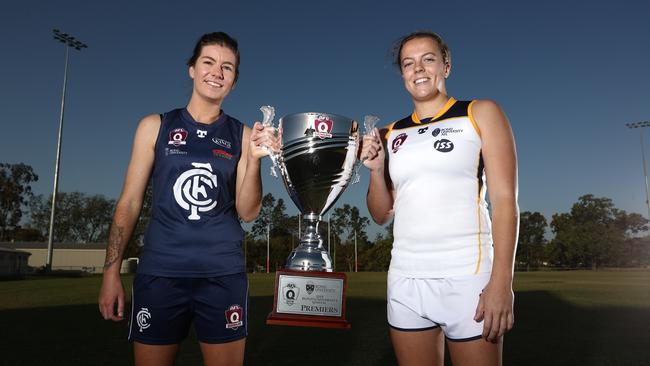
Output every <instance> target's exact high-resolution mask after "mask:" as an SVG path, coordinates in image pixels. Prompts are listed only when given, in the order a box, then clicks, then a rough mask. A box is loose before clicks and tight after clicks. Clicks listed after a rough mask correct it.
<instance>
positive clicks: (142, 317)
mask: <svg viewBox="0 0 650 366" xmlns="http://www.w3.org/2000/svg"><path fill="white" fill-rule="evenodd" d="M149 319H151V313H150V312H149V309H147V308H142V309H141V310H140V311H138V315H136V317H135V320H136V322H137V323H138V327H140V333H142V331H143V330H144V329H147V328H149V327H150V326H151V324H149Z"/></svg>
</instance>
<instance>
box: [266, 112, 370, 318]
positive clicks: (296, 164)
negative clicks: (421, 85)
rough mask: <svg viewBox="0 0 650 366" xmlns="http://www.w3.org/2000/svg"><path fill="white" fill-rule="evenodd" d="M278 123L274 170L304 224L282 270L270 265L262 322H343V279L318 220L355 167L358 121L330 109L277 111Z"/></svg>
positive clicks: (344, 285)
mask: <svg viewBox="0 0 650 366" xmlns="http://www.w3.org/2000/svg"><path fill="white" fill-rule="evenodd" d="M279 128H280V130H281V131H282V145H283V147H282V151H281V153H280V156H279V157H278V159H277V162H278V166H279V170H280V173H281V175H282V180H283V182H284V186H285V188H286V189H287V192H288V193H289V197H291V200H292V201H293V202H294V203H295V204H296V206H297V207H298V210H299V211H300V212H301V214H302V218H303V221H304V222H305V227H306V229H305V230H304V232H303V234H302V237H301V238H300V244H299V245H298V246H297V247H296V248H295V249H294V250H293V251H292V252H291V254H290V255H289V257H288V258H287V263H286V266H285V270H283V271H276V291H275V299H274V304H273V312H272V313H271V314H270V316H269V319H268V320H267V323H268V324H278V325H298V326H316V327H328V328H349V327H350V324H349V323H348V322H347V321H346V320H345V292H346V287H347V279H346V276H345V274H343V273H333V272H332V259H331V258H330V256H329V254H328V253H327V250H326V249H325V248H324V247H323V240H322V238H321V236H320V234H319V231H318V224H319V222H320V220H321V218H322V216H323V215H324V214H325V212H326V211H327V210H328V209H329V208H330V207H331V206H332V205H334V203H335V202H336V200H337V199H338V198H339V197H340V196H341V194H342V193H343V191H344V190H345V188H346V187H347V185H348V184H349V183H350V180H351V178H352V176H353V174H354V173H355V164H356V161H357V158H356V157H357V151H358V148H359V131H358V130H359V129H358V124H357V122H356V121H354V120H353V119H350V118H347V117H343V116H340V115H336V114H331V113H316V112H308V113H296V114H290V115H287V116H284V117H282V118H281V119H280V126H279ZM312 293H314V294H313V295H312Z"/></svg>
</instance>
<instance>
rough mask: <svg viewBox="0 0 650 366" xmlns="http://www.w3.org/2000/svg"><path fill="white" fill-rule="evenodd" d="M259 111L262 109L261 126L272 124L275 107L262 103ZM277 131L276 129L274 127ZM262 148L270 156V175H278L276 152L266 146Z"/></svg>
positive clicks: (275, 176) (271, 125)
mask: <svg viewBox="0 0 650 366" xmlns="http://www.w3.org/2000/svg"><path fill="white" fill-rule="evenodd" d="M260 111H262V115H263V118H262V126H264V127H272V128H274V126H273V118H274V117H275V108H273V107H272V106H270V105H263V106H261V107H260ZM276 133H277V129H276ZM264 149H265V150H266V151H268V152H269V158H271V176H273V177H274V178H277V177H278V173H277V172H276V171H275V168H276V167H278V156H279V154H278V153H274V152H273V151H271V150H270V149H269V148H268V147H267V146H264Z"/></svg>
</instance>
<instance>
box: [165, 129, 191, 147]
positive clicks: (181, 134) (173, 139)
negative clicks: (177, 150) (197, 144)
mask: <svg viewBox="0 0 650 366" xmlns="http://www.w3.org/2000/svg"><path fill="white" fill-rule="evenodd" d="M186 139H187V131H185V129H183V128H176V129H173V130H172V131H171V132H170V133H169V142H167V145H174V146H175V147H179V146H181V145H185V144H186V143H187V141H185V140H186Z"/></svg>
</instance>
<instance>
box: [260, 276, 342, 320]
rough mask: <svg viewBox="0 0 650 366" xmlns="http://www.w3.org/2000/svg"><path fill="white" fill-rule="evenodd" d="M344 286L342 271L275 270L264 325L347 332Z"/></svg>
mask: <svg viewBox="0 0 650 366" xmlns="http://www.w3.org/2000/svg"><path fill="white" fill-rule="evenodd" d="M347 286H348V281H347V276H346V275H345V274H344V273H341V272H311V271H310V272H306V271H293V270H282V271H277V272H276V273H275V291H274V294H273V311H271V313H270V314H269V316H268V317H267V319H266V324H269V325H288V326H295V327H317V328H338V329H350V328H351V327H352V325H351V324H350V322H348V321H347V320H346V319H345V304H346V301H345V299H346V298H345V296H346V291H347Z"/></svg>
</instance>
